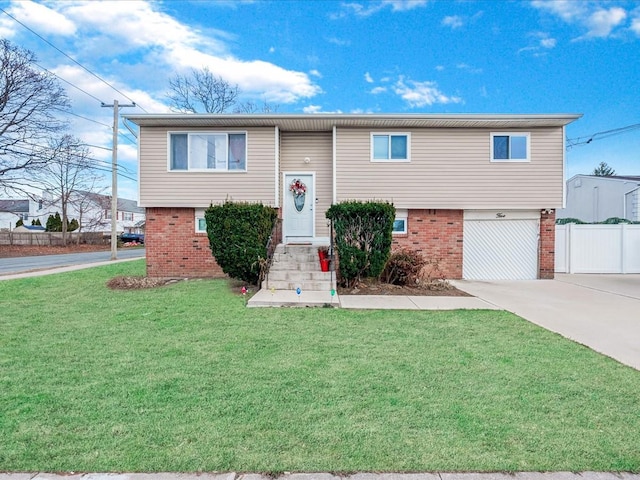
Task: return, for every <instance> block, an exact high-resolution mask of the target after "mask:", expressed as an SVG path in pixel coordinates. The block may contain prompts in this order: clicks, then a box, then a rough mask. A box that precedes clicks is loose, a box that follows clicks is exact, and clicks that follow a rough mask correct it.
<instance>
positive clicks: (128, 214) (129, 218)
mask: <svg viewBox="0 0 640 480" xmlns="http://www.w3.org/2000/svg"><path fill="white" fill-rule="evenodd" d="M122 220H124V221H129V222H132V221H133V212H122Z"/></svg>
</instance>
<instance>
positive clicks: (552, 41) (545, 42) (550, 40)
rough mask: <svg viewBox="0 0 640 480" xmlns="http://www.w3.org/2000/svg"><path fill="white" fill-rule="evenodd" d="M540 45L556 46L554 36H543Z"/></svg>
mask: <svg viewBox="0 0 640 480" xmlns="http://www.w3.org/2000/svg"><path fill="white" fill-rule="evenodd" d="M540 46H541V47H544V48H553V47H555V46H556V39H555V38H543V39H542V40H540Z"/></svg>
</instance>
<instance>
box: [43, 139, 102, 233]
mask: <svg viewBox="0 0 640 480" xmlns="http://www.w3.org/2000/svg"><path fill="white" fill-rule="evenodd" d="M49 151H50V158H49V159H48V160H47V162H46V164H44V165H42V167H41V169H40V170H39V172H38V180H39V181H40V182H41V184H42V185H43V186H44V187H45V189H46V191H47V192H48V193H49V200H48V201H49V203H51V204H56V205H60V210H61V212H62V243H63V244H64V245H66V244H67V223H68V219H69V207H70V206H72V205H74V202H76V201H82V199H83V198H84V197H85V196H86V195H83V194H84V193H86V192H88V191H89V192H90V191H91V190H92V189H93V188H95V185H96V182H97V179H98V177H97V175H96V172H95V171H94V170H93V163H92V160H91V159H90V158H89V150H88V149H87V147H85V146H84V145H83V144H82V142H81V141H80V140H79V139H77V138H73V137H72V136H71V135H64V136H62V137H61V138H59V139H57V140H54V141H52V142H51V145H50V150H49ZM79 192H82V193H79Z"/></svg>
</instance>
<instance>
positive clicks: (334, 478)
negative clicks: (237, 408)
mask: <svg viewBox="0 0 640 480" xmlns="http://www.w3.org/2000/svg"><path fill="white" fill-rule="evenodd" d="M273 478H274V477H273V476H267V475H263V474H259V473H235V472H230V473H78V474H74V473H71V472H70V473H59V474H56V473H0V480H273ZM276 478H278V479H279V480H640V474H634V473H626V472H623V473H609V472H580V473H575V472H518V473H513V474H508V473H446V472H430V473H355V474H352V475H334V474H331V473H285V474H283V475H280V476H278V477H276Z"/></svg>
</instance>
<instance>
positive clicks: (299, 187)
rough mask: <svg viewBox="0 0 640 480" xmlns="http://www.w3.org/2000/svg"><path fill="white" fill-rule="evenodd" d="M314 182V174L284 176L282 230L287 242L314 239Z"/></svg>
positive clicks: (286, 174)
mask: <svg viewBox="0 0 640 480" xmlns="http://www.w3.org/2000/svg"><path fill="white" fill-rule="evenodd" d="M314 181H315V178H314V174H313V173H285V174H284V184H283V193H282V198H283V201H282V206H283V209H284V210H283V213H282V222H283V223H282V229H283V234H284V237H285V241H292V240H293V241H296V240H312V239H313V236H314V223H315V222H314V214H315V212H314V207H315V192H314V187H315V185H314ZM292 185H293V187H292Z"/></svg>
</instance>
